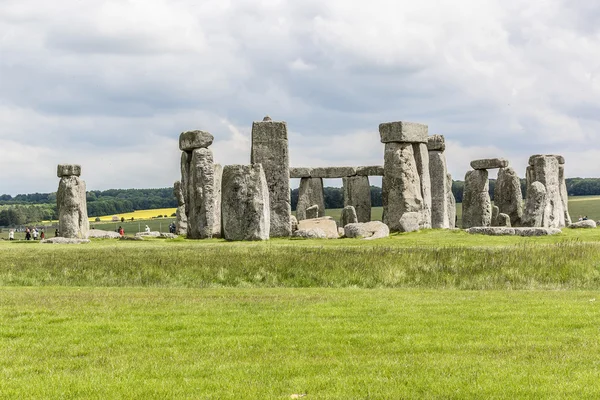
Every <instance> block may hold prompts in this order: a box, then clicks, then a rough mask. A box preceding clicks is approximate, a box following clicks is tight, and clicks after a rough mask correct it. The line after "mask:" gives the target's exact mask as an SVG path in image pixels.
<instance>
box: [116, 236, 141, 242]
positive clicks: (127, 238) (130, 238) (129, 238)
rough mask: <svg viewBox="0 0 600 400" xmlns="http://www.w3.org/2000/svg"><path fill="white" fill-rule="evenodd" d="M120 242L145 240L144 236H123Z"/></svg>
mask: <svg viewBox="0 0 600 400" xmlns="http://www.w3.org/2000/svg"><path fill="white" fill-rule="evenodd" d="M119 240H138V241H140V240H144V238H143V237H142V236H121V237H120V238H119Z"/></svg>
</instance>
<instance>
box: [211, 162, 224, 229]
mask: <svg viewBox="0 0 600 400" xmlns="http://www.w3.org/2000/svg"><path fill="white" fill-rule="evenodd" d="M214 171H215V172H214V189H213V199H214V202H215V203H214V204H215V206H214V207H213V215H214V217H213V237H218V238H220V237H222V232H221V181H222V180H223V166H222V165H221V164H214Z"/></svg>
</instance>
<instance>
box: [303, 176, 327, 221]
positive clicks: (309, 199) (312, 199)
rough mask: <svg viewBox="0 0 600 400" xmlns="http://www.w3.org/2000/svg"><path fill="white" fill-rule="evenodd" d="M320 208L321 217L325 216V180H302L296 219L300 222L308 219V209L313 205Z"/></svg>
mask: <svg viewBox="0 0 600 400" xmlns="http://www.w3.org/2000/svg"><path fill="white" fill-rule="evenodd" d="M315 204H316V205H318V206H319V216H320V217H322V216H324V215H325V198H324V197H323V179H321V178H302V179H300V187H299V188H298V205H297V206H296V218H298V221H302V220H303V219H306V209H307V208H308V207H311V206H313V205H315Z"/></svg>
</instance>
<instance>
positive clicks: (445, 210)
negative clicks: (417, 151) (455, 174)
mask: <svg viewBox="0 0 600 400" xmlns="http://www.w3.org/2000/svg"><path fill="white" fill-rule="evenodd" d="M429 177H430V180H431V227H432V228H439V229H448V228H450V226H451V223H450V215H449V209H450V205H449V204H448V202H449V200H450V196H449V195H448V184H447V179H448V170H447V166H446V156H445V155H444V153H443V152H441V151H437V150H432V151H429ZM450 195H452V182H450ZM452 226H454V220H452Z"/></svg>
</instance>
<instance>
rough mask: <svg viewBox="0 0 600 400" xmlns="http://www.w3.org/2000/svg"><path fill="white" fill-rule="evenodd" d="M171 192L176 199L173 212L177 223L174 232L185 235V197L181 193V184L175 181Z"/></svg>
mask: <svg viewBox="0 0 600 400" xmlns="http://www.w3.org/2000/svg"><path fill="white" fill-rule="evenodd" d="M173 194H175V198H176V199H177V211H176V212H175V215H176V219H177V224H176V233H177V234H178V235H187V215H186V214H185V198H184V195H183V185H182V184H181V182H180V181H176V182H175V184H174V185H173Z"/></svg>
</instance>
